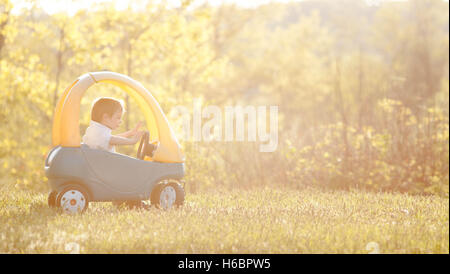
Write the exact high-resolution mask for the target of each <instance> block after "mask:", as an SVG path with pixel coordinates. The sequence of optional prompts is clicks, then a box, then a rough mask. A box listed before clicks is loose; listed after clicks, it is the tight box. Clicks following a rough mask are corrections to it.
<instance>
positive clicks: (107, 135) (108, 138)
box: [83, 97, 144, 152]
mask: <svg viewBox="0 0 450 274" xmlns="http://www.w3.org/2000/svg"><path fill="white" fill-rule="evenodd" d="M123 110H124V107H123V102H122V101H119V100H117V99H114V98H108V97H102V98H98V99H97V100H95V101H94V104H93V105H92V110H91V122H90V124H89V127H88V128H87V129H86V133H85V134H84V136H83V143H85V144H86V145H88V146H89V147H90V148H96V149H103V150H107V151H110V152H115V149H114V146H115V145H134V144H136V143H137V142H139V140H140V138H141V136H142V134H144V132H143V131H138V130H139V128H140V127H141V125H142V123H141V122H139V123H138V125H137V126H136V127H135V128H134V129H132V130H129V131H126V132H124V133H121V134H117V135H112V134H111V131H113V130H115V129H117V128H118V127H119V126H120V124H121V122H122V114H123Z"/></svg>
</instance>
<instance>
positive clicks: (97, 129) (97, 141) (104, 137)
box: [83, 121, 116, 152]
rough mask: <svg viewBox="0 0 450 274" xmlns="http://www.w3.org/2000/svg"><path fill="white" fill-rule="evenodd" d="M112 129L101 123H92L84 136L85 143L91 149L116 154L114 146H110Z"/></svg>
mask: <svg viewBox="0 0 450 274" xmlns="http://www.w3.org/2000/svg"><path fill="white" fill-rule="evenodd" d="M110 139H111V129H110V128H109V127H107V126H105V125H103V124H101V123H97V122H95V121H91V122H90V124H89V126H88V128H87V129H86V133H85V134H84V136H83V143H85V144H86V145H88V146H89V147H90V148H95V149H103V150H107V151H109V152H116V150H115V149H114V146H113V145H110V144H109V140H110Z"/></svg>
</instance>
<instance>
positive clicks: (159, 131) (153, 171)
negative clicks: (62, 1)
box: [45, 71, 185, 213]
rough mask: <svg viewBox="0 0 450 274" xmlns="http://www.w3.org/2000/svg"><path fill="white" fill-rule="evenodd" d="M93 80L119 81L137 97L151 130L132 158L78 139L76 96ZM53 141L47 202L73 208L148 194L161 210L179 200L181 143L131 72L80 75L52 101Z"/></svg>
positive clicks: (72, 210) (74, 210) (142, 197)
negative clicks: (151, 141) (153, 148)
mask: <svg viewBox="0 0 450 274" xmlns="http://www.w3.org/2000/svg"><path fill="white" fill-rule="evenodd" d="M95 83H111V84H114V85H116V86H119V87H120V88H122V89H123V90H124V91H126V92H127V93H128V94H129V95H130V96H132V98H134V100H135V101H137V103H138V105H139V107H140V109H141V110H142V112H143V114H144V116H145V120H146V123H147V128H148V129H149V131H150V132H147V133H146V134H144V135H143V136H142V139H141V142H140V144H139V149H138V153H137V158H133V157H130V156H127V155H123V154H119V153H112V152H108V151H104V150H99V149H92V148H89V147H88V146H87V145H85V144H82V143H81V142H80V132H79V111H80V101H81V98H82V96H83V94H84V93H85V91H86V90H87V89H88V88H89V87H90V86H92V85H94V84H95ZM150 134H151V136H152V137H153V138H154V139H155V140H157V141H156V142H157V143H158V149H157V150H156V151H155V152H154V155H153V152H151V153H150V151H151V150H149V149H148V147H149V145H148V144H149V142H148V140H149V135H150ZM52 145H53V148H52V149H51V150H50V152H49V153H48V155H47V158H46V160H45V174H46V176H47V178H48V182H49V185H50V188H51V192H50V194H49V196H48V204H49V206H50V207H58V208H61V209H62V210H63V211H64V212H67V213H77V212H84V211H85V210H86V209H87V208H88V205H89V203H90V202H102V201H103V202H106V201H108V202H110V201H113V202H114V201H129V202H134V201H141V200H148V199H149V200H150V202H151V204H152V205H155V206H156V207H158V208H164V209H169V208H172V207H174V206H181V205H182V204H183V202H184V196H185V192H184V188H183V186H182V185H181V184H180V181H179V180H181V179H182V178H183V176H184V174H185V167H184V155H183V153H182V152H181V149H180V145H179V143H178V141H177V139H176V137H175V135H174V133H173V131H172V129H171V128H170V126H169V123H168V121H167V118H166V117H165V115H164V113H163V111H162V110H161V108H160V106H159V104H158V103H157V101H156V100H155V99H154V97H153V96H152V95H151V94H150V92H148V91H147V90H146V89H145V88H144V87H143V86H142V85H141V84H140V83H138V82H136V81H135V80H133V79H131V78H130V77H127V76H125V75H122V74H119V73H114V72H109V71H100V72H92V73H87V74H84V75H82V76H80V77H79V78H78V79H77V80H76V81H75V82H74V83H72V84H71V85H70V86H69V87H68V88H67V89H66V90H65V91H64V93H63V95H62V96H61V98H60V99H59V101H58V103H57V106H56V110H55V114H54V118H53V130H52Z"/></svg>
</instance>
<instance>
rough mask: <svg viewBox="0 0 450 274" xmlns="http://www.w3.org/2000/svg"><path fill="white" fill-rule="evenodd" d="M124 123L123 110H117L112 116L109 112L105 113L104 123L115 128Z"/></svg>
mask: <svg viewBox="0 0 450 274" xmlns="http://www.w3.org/2000/svg"><path fill="white" fill-rule="evenodd" d="M121 123H122V110H117V111H116V112H114V114H113V115H112V116H109V115H108V114H107V113H105V114H103V119H102V124H104V125H105V126H107V127H109V128H110V129H112V130H114V129H117V128H118V127H119V126H120V124H121Z"/></svg>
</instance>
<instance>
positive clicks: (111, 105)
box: [91, 97, 124, 129]
mask: <svg viewBox="0 0 450 274" xmlns="http://www.w3.org/2000/svg"><path fill="white" fill-rule="evenodd" d="M123 111H124V107H123V102H122V100H117V99H114V98H109V97H102V98H98V99H96V100H95V101H94V103H93V105H92V110H91V120H92V121H95V122H97V123H101V124H103V125H105V126H107V127H109V128H110V129H116V128H118V127H119V126H120V123H121V122H122V113H123Z"/></svg>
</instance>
